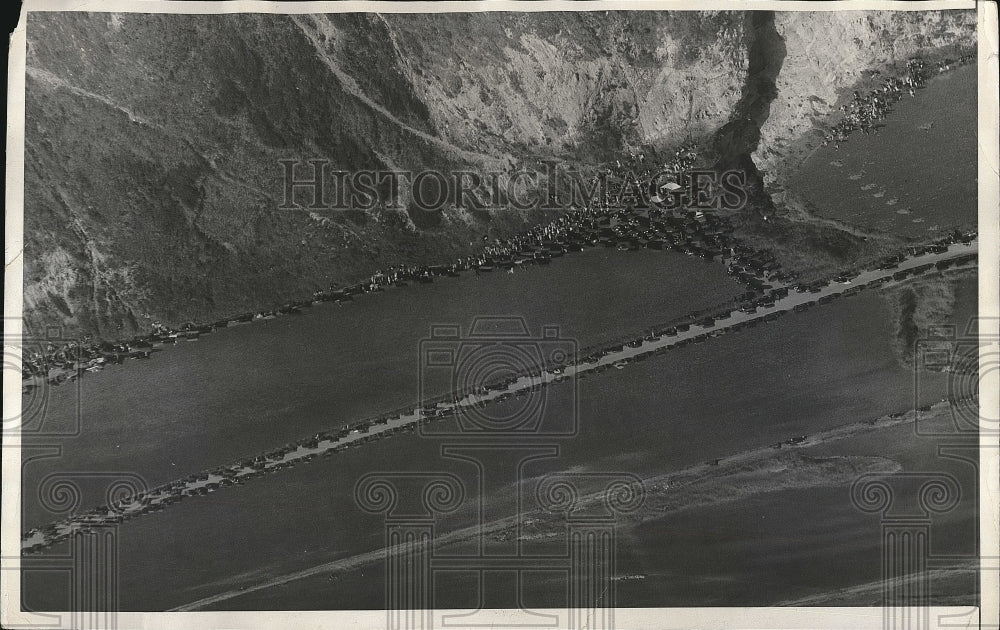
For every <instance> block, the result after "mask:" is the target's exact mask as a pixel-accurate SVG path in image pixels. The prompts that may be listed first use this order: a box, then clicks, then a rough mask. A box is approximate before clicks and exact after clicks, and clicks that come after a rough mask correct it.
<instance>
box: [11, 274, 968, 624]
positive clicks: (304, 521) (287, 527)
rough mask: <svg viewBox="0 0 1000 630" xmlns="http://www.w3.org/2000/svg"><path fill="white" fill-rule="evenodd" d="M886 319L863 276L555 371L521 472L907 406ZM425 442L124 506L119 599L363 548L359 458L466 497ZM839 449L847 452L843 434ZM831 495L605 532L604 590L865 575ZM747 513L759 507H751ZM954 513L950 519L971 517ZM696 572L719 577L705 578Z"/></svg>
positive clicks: (353, 570) (377, 585) (457, 518)
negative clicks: (555, 416)
mask: <svg viewBox="0 0 1000 630" xmlns="http://www.w3.org/2000/svg"><path fill="white" fill-rule="evenodd" d="M622 260H628V261H635V264H636V265H637V266H636V267H635V268H634V269H635V270H637V271H638V270H642V269H643V267H642V265H643V264H645V263H644V262H643V261H642V260H641V259H640V258H630V257H629V258H623V259H622ZM622 271H625V269H622ZM964 286H965V288H964V289H963V291H962V292H961V293H960V300H961V303H962V305H963V309H964V312H965V313H968V311H969V309H970V308H974V304H975V289H974V287H975V285H974V284H973V283H971V282H967V283H966V284H965V285H964ZM526 298H527V296H525V299H526ZM536 299H537V298H536ZM359 304H360V303H359ZM970 305H971V306H970ZM958 317H959V318H961V317H962V315H959V316H958ZM276 321H280V320H276ZM289 321H291V320H289ZM890 321H891V317H890V313H889V311H888V308H887V305H886V303H885V302H884V300H883V299H882V298H881V297H880V296H879V295H878V294H877V293H875V292H865V293H862V294H861V295H860V296H858V297H855V298H851V299H844V300H839V301H835V302H833V303H831V304H829V305H827V306H824V307H822V308H818V309H813V310H811V311H808V312H806V313H801V314H794V315H789V316H786V317H784V318H782V319H779V320H778V321H777V322H774V323H772V324H768V325H764V326H758V327H757V328H754V329H749V330H743V331H740V332H737V333H734V334H730V335H726V336H724V337H721V338H718V339H714V340H710V341H709V342H706V343H704V344H699V345H689V346H686V347H683V348H679V349H676V350H672V351H670V352H668V353H666V354H664V355H662V356H659V357H656V358H654V359H650V360H647V361H645V362H642V363H638V364H634V365H631V366H629V367H627V368H626V369H624V370H621V371H618V370H610V371H608V372H604V373H602V374H600V375H597V376H594V377H591V378H588V379H584V380H582V381H580V382H579V383H577V386H578V396H576V397H575V398H576V402H575V403H574V402H573V400H574V396H573V395H572V391H573V389H572V387H570V386H569V385H568V384H564V385H562V386H557V387H553V388H550V389H549V390H548V391H546V392H545V396H546V403H547V406H546V410H547V412H550V413H563V414H568V413H576V414H577V417H578V418H579V434H578V435H576V436H575V437H572V438H565V439H554V440H548V439H540V440H539V441H538V442H536V443H535V445H536V446H538V445H543V444H553V445H557V446H558V447H559V449H560V451H559V456H558V457H555V458H551V459H546V460H539V461H536V462H533V463H530V464H528V465H526V468H525V475H526V476H527V477H531V478H534V477H537V476H540V475H543V474H546V473H548V472H552V471H567V470H569V471H577V472H583V471H589V472H597V471H601V472H628V473H634V474H639V475H643V474H652V473H657V472H663V471H668V470H676V469H679V468H683V467H686V466H690V465H694V464H698V463H700V462H703V461H705V460H706V459H709V458H713V457H719V456H725V455H728V454H732V453H738V452H741V451H744V450H747V449H750V448H755V447H759V446H762V445H767V444H770V443H773V442H775V441H778V440H782V439H786V438H788V437H791V436H794V435H799V434H810V433H814V432H816V431H819V430H822V429H826V428H830V427H834V426H839V425H843V424H847V423H850V422H855V421H858V420H864V419H870V418H874V417H877V416H879V415H882V414H885V413H889V412H893V411H898V410H901V409H907V408H910V407H912V405H913V399H914V391H913V383H914V379H913V374H912V372H911V371H910V370H908V369H904V368H901V367H900V366H899V365H898V364H897V363H896V361H895V359H894V354H893V352H892V350H891V348H890V347H889V345H888V343H889V342H888V340H889V337H890V333H891V329H890V324H889V322H890ZM248 330H249V329H248ZM234 332H236V331H234ZM215 338H216V339H223V338H224V337H223V335H218V336H216V337H215ZM199 343H201V342H199ZM192 345H195V344H192ZM207 345H208V344H206V346H207ZM163 358H166V355H165V354H164V355H163V357H158V358H157V360H160V359H163ZM148 365H150V366H151V367H152V366H154V365H155V362H150V363H149V364H148ZM286 369H290V368H286ZM231 371H235V372H242V368H241V369H240V370H235V369H231ZM105 376H106V375H105ZM93 382H94V383H97V382H98V380H97V379H94V381H93ZM922 385H923V387H922V389H921V398H922V399H923V400H926V401H934V400H938V399H940V398H941V397H942V396H943V393H944V383H943V379H941V378H937V379H931V380H929V381H928V380H926V379H925V380H924V381H923V382H922ZM574 409H575V410H576V411H575V412H574V411H573V410H574ZM441 444H442V440H441V439H431V438H421V437H418V436H410V435H408V436H405V437H396V438H392V439H389V440H384V441H381V442H377V443H374V444H370V445H367V446H365V447H363V448H361V449H358V450H355V451H348V452H345V453H342V454H338V455H336V456H334V457H332V458H330V459H327V460H318V461H316V462H314V463H311V464H308V465H304V466H301V467H297V468H293V469H290V470H287V471H284V472H282V473H279V474H276V475H272V476H269V477H267V478H263V479H258V480H254V481H252V482H250V483H248V484H247V485H246V486H243V487H237V488H230V489H224V490H222V491H219V492H217V493H215V494H213V495H211V496H210V497H208V498H195V499H190V500H188V501H185V502H182V503H180V504H178V505H175V506H173V507H171V508H169V509H168V510H166V511H164V512H163V513H160V514H154V515H150V516H146V517H142V518H139V519H137V520H135V521H132V522H130V523H127V524H126V525H124V526H123V527H121V528H120V529H119V541H120V542H119V544H120V548H121V564H120V571H121V579H120V583H121V587H122V593H121V602H122V607H123V609H133V610H159V609H164V608H169V607H173V606H178V605H182V604H185V603H188V602H192V601H195V600H198V599H200V598H203V597H208V596H212V595H215V594H218V593H222V592H227V591H230V590H238V589H240V588H241V587H247V586H251V587H252V586H254V585H256V584H259V583H262V582H265V581H267V580H268V579H271V578H274V577H277V576H282V575H285V574H288V573H290V572H295V571H301V570H304V569H307V568H310V567H313V566H317V565H320V564H322V563H326V562H331V561H334V560H340V559H345V558H351V557H353V556H356V555H357V554H359V553H363V552H366V551H372V550H377V549H379V548H380V547H381V546H382V544H383V541H384V533H383V532H384V529H383V525H384V521H383V519H382V517H381V516H378V515H371V514H366V513H364V512H362V511H360V510H359V509H358V508H357V505H356V504H355V502H354V498H353V488H354V484H355V483H356V482H357V480H358V479H359V478H360V477H361V476H362V475H363V474H365V473H367V472H371V471H432V472H452V473H454V474H455V475H457V476H458V477H459V478H460V479H462V480H463V481H464V482H465V483H466V485H467V487H468V488H469V498H470V499H475V498H477V497H479V491H478V490H477V489H476V488H477V487H478V486H477V477H476V474H475V469H474V467H472V466H470V465H469V464H467V463H462V462H458V461H454V460H444V459H442V458H441V456H440V447H441ZM845 448H847V447H845ZM856 448H857V449H859V450H863V448H865V446H864V445H863V444H859V445H857V446H856ZM911 450H912V451H914V452H917V453H918V455H914V456H911V460H914V461H919V460H920V456H919V453H922V452H930V453H933V445H932V444H929V443H927V442H918V443H915V445H914V446H913V448H912V449H911ZM846 452H847V454H853V453H852V451H851V448H847V451H846ZM517 458H518V456H517V454H516V453H512V452H510V451H505V452H498V453H493V454H489V453H484V454H481V456H480V459H481V461H482V462H483V463H484V465H485V466H486V467H487V469H489V470H493V471H498V472H497V475H496V476H494V477H491V479H490V480H489V481H488V482H487V483H485V485H484V486H483V488H484V493H485V494H484V496H483V499H484V505H485V510H486V515H487V519H493V518H503V517H507V516H511V515H512V514H513V513H514V508H513V503H512V499H513V497H514V496H515V493H516V489H517V488H518V486H517V485H515V484H513V483H511V482H512V480H513V479H514V477H513V476H512V475H513V471H514V466H513V464H514V463H515V462H516V461H517ZM914 465H916V464H914ZM500 473H505V474H506V476H504V474H500ZM847 496H848V495H847V494H846V490H845V489H844V488H833V489H823V490H821V491H816V492H810V493H801V492H800V493H799V494H796V493H795V492H790V493H783V494H779V495H774V494H770V495H765V496H764V497H763V498H761V497H755V498H752V499H750V500H748V501H745V502H741V503H737V504H729V505H721V506H713V507H708V508H704V509H702V510H700V511H696V512H693V513H683V514H681V515H679V516H672V517H668V518H666V519H664V520H661V521H653V522H647V523H645V524H643V525H641V526H639V527H637V528H633V529H631V530H629V532H627V533H626V535H623V537H621V539H620V545H621V546H620V553H619V570H618V573H619V574H621V575H628V574H632V573H643V574H647V575H648V577H647V579H646V580H644V581H637V582H634V583H633V582H622V583H621V588H620V589H619V597H618V605H622V606H653V605H696V604H699V603H700V604H705V605H711V604H712V603H720V602H721V601H724V600H725V599H726V598H729V601H730V602H733V601H740V602H743V603H747V604H758V605H759V604H765V603H770V602H773V601H777V600H780V599H785V598H792V597H796V596H804V595H807V594H811V593H812V592H814V589H817V588H820V587H823V588H826V587H838V586H847V585H851V584H856V583H859V582H864V581H868V580H870V579H873V578H872V576H871V571H872V566H871V563H870V562H868V561H862V559H863V558H866V557H868V555H870V553H871V551H872V545H873V544H875V542H873V541H872V539H871V532H872V531H877V523H874V522H872V521H871V519H870V518H868V517H866V516H863V515H860V514H859V513H857V512H856V511H854V510H852V509H851V508H850V505H849V501H848V498H847ZM806 506H808V508H806ZM755 514H760V515H761V518H762V519H763V518H766V519H768V520H767V524H766V525H765V524H762V523H757V522H756V521H755V520H754V518H755V517H754V515H755ZM965 514H966V517H965V519H966V521H968V520H969V519H970V518H972V516H969V514H971V513H970V512H968V511H966V513H965ZM793 515H794V516H796V518H793ZM814 515H815V517H814ZM705 519H708V520H705ZM474 522H475V513H474V501H469V502H468V503H467V505H466V507H464V508H463V509H460V510H459V511H458V512H456V513H455V514H453V515H452V516H450V517H448V518H447V519H444V520H443V521H442V522H441V524H440V528H441V529H440V531H442V532H445V531H450V530H454V529H457V528H461V527H465V526H468V525H470V524H472V523H474ZM751 522H752V524H753V527H751V526H750V524H751ZM845 532H854V533H855V534H857V536H859V537H861V538H859V540H860V539H863V540H862V542H859V543H858V544H857V545H855V546H854V547H851V548H849V550H848V551H845V552H844V554H842V555H838V556H837V560H838V565H837V566H838V570H837V571H836V572H832V571H827V572H817V570H816V569H808V570H807V569H806V568H804V567H807V566H814V565H810V563H812V562H814V561H816V562H818V561H822V560H823V558H828V557H830V556H831V554H830V553H828V552H827V551H825V549H828V548H832V547H833V546H832V544H831V543H830V541H834V542H836V541H837V540H839V539H841V538H843V537H844V536H846V535H847V534H846V533H845ZM797 541H798V542H797ZM801 541H806V542H801ZM876 542H877V541H876ZM844 549H848V548H844ZM852 550H853V551H856V552H857V556H856V557H854V556H853V554H852V553H851V551H852ZM866 554H868V555H866ZM852 557H853V561H852V559H851V558H852ZM876 570H877V567H876ZM769 571H778V574H777V576H776V577H771V578H769V579H768V580H767V581H766V582H760V583H759V587H757V588H753V589H747V590H745V591H741V593H742V594H741V595H739V597H737V596H735V595H733V594H734V593H736V592H737V591H739V584H741V583H745V582H746V581H747V580H754V579H757V578H758V577H759V576H762V575H766V574H768V572H769ZM685 576H687V577H685ZM810 576H811V577H810ZM834 576H835V577H834ZM875 577H876V578H877V574H876V576H875ZM688 578H690V579H688ZM55 579H56V578H54V577H52V576H45V577H43V576H41V575H37V574H36V575H34V576H30V577H29V578H28V579H27V580H26V586H27V587H28V590H29V591H30V592H31V598H29V600H28V602H29V603H30V604H32V605H37V606H45V605H56V606H58V604H54V603H53V598H55V597H57V593H59V592H60V589H59V588H57V587H56V585H55V584H54V583H53V582H46V581H45V580H55ZM456 580H457V582H459V583H464V584H465V585H466V586H467V585H468V582H467V581H466V580H462V579H460V577H458V578H453V580H452V582H451V583H452V584H453V585H454V583H455V581H456ZM713 580H721V581H723V582H726V583H727V584H728V586H727V587H726V588H720V587H719V585H718V584H715V583H713ZM444 584H445V585H447V584H449V582H447V581H446V582H444ZM667 585H671V586H669V587H668V586H667ZM533 592H534V596H535V597H536V598H538V599H540V600H541V601H548V602H552V605H558V604H559V601H560V600H559V597H560V595H559V593H560V587H559V586H558V585H557V584H555V583H548V582H545V581H544V580H543V581H542V582H541V583H539V584H536V585H535V586H534V589H533ZM383 594H384V576H383V573H382V562H381V560H377V559H376V560H374V561H369V562H366V563H362V564H360V565H358V566H354V567H348V568H347V569H346V570H344V571H324V572H323V573H320V574H317V575H315V576H313V577H310V578H307V579H305V580H301V581H297V582H292V583H289V584H285V585H280V586H275V587H272V588H268V589H265V590H261V591H256V592H254V593H252V594H249V595H245V596H243V597H240V598H236V599H230V600H227V601H224V602H222V603H221V604H219V605H218V606H217V607H218V608H220V609H233V608H236V609H250V608H254V607H263V608H286V609H312V608H334V609H336V608H346V609H351V608H379V607H381V606H382V605H383V601H384V599H383V597H384V595H383ZM474 596H475V593H473V592H471V591H469V590H468V589H467V588H465V589H462V588H458V587H457V586H456V587H455V588H450V589H445V591H444V592H443V594H442V595H441V597H442V599H441V600H440V601H439V605H447V604H451V605H456V606H457V605H462V604H468V603H470V601H472V602H474V601H475V600H474V599H473V600H468V599H464V597H474ZM720 598H721V599H720ZM494 603H497V604H498V605H509V602H507V603H506V604H505V603H504V602H502V601H501V602H494Z"/></svg>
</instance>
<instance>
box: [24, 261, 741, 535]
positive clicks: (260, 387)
mask: <svg viewBox="0 0 1000 630" xmlns="http://www.w3.org/2000/svg"><path fill="white" fill-rule="evenodd" d="M744 290H745V288H744V287H742V286H741V285H739V284H738V283H736V282H735V281H733V280H732V279H731V278H730V277H729V276H728V275H726V273H725V268H724V267H723V266H722V265H721V264H717V263H714V264H713V263H707V262H705V261H703V260H702V259H699V258H695V257H690V256H684V255H682V254H677V253H674V252H662V251H653V250H643V251H638V252H628V253H624V252H617V251H614V250H607V249H592V250H587V251H584V252H580V253H577V254H573V255H569V256H566V257H563V258H561V259H557V260H555V261H553V263H552V264H551V265H549V266H547V267H536V268H529V269H527V270H524V271H519V272H517V273H514V274H508V273H497V272H494V273H492V274H482V275H481V276H479V277H476V276H474V275H472V274H468V275H464V276H462V277H459V278H441V279H439V280H437V281H436V282H434V283H433V284H420V285H411V286H408V287H402V288H398V289H394V290H390V291H386V292H384V293H377V294H371V295H366V296H361V297H359V298H357V299H356V300H355V301H354V302H353V303H348V304H347V305H344V306H337V305H335V304H323V305H319V306H316V307H313V308H310V309H304V313H303V314H302V315H300V316H286V317H282V318H278V319H274V320H268V321H263V322H256V323H253V324H250V325H245V326H237V327H233V328H228V329H223V330H221V331H218V332H216V333H213V334H211V335H207V336H205V337H203V338H202V339H201V340H199V341H197V342H181V343H178V344H177V347H174V348H169V349H167V350H165V351H164V352H161V353H158V354H157V355H156V356H154V357H153V358H152V359H151V360H149V361H131V362H129V363H127V364H126V365H123V366H112V367H110V368H108V369H106V370H104V371H103V372H101V373H100V374H97V375H93V376H91V375H88V376H86V377H85V378H84V379H82V381H81V382H80V384H79V387H77V386H76V385H74V384H69V385H63V386H61V387H57V388H51V397H50V398H49V400H48V401H47V402H48V404H47V407H46V409H45V414H46V415H45V422H44V426H45V427H46V428H47V430H50V431H51V430H53V429H54V428H55V429H59V430H65V429H72V428H73V427H74V426H79V427H82V431H81V434H80V435H79V436H78V437H75V438H72V439H63V440H56V441H55V442H54V443H55V444H57V445H59V446H60V447H61V448H62V452H61V454H60V455H59V456H58V457H48V458H39V459H37V460H35V461H33V462H31V463H29V464H28V465H26V466H25V468H24V487H25V488H26V489H27V491H26V492H25V504H24V516H25V523H26V527H31V526H35V525H41V524H45V523H48V522H51V521H53V520H56V519H54V518H53V517H52V514H51V513H50V512H48V511H46V510H44V509H43V508H41V507H40V506H39V505H38V501H37V496H36V495H37V493H36V491H35V489H37V488H38V487H39V483H40V480H41V479H43V478H44V477H45V476H46V475H48V474H50V473H52V472H55V471H73V472H84V473H93V472H99V471H120V472H130V473H136V474H139V475H141V476H142V477H143V478H145V479H146V480H147V481H148V483H149V485H150V486H153V485H157V484H161V483H165V482H168V481H172V480H174V479H179V478H181V477H183V476H185V475H188V474H190V473H194V472H198V471H200V470H204V469H208V468H212V467H215V466H219V465H223V464H227V463H230V462H232V461H234V460H237V459H239V458H241V457H246V456H250V455H255V454H257V453H260V452H264V451H266V450H270V449H273V448H276V447H278V446H281V445H282V444H285V443H287V442H290V441H293V440H297V439H301V438H305V437H308V436H309V435H311V434H313V433H316V432H318V431H321V430H326V429H331V428H339V427H340V426H342V425H343V424H346V423H348V422H351V421H353V420H358V419H362V418H366V417H370V416H373V415H376V414H378V413H382V412H386V411H391V410H393V409H397V408H400V407H402V406H405V405H412V404H414V403H416V402H417V401H418V400H419V398H420V396H419V390H418V380H419V379H418V377H419V372H418V367H419V365H420V353H419V348H420V341H421V339H423V338H425V337H427V336H428V335H429V333H430V330H431V326H432V325H436V324H451V325H460V326H462V328H463V334H468V328H469V326H470V325H471V323H472V321H473V320H474V319H475V318H476V317H480V316H490V317H499V316H516V317H522V318H524V320H525V322H526V324H527V326H528V328H529V332H530V335H531V336H532V337H535V338H537V337H538V336H539V335H540V334H541V329H542V327H543V326H547V325H555V326H558V327H559V336H560V338H562V339H566V340H572V342H573V343H575V344H576V345H578V346H579V347H581V348H582V347H585V346H589V345H593V344H597V343H600V342H603V341H606V340H608V339H613V338H618V337H621V336H623V335H627V334H634V333H635V332H636V331H642V330H643V329H644V328H646V327H648V326H651V325H654V324H657V323H659V322H661V321H665V320H670V319H672V318H676V317H680V316H682V315H684V314H686V313H688V312H690V311H691V310H694V309H703V308H708V307H712V306H715V305H717V304H720V303H723V302H726V301H727V300H729V299H730V298H732V297H734V296H736V295H739V294H740V293H742V292H743V291H744ZM439 393H443V392H439ZM77 419H79V420H78V421H77ZM52 443H53V440H50V439H38V440H35V441H31V442H29V444H30V445H35V444H37V445H38V450H36V451H34V452H33V454H37V455H42V454H44V453H49V452H50V451H49V450H42V447H43V446H44V445H48V444H52ZM27 452H28V451H26V454H27ZM86 477H87V475H86V474H81V475H76V476H75V478H80V479H82V482H81V487H82V490H83V492H84V498H83V501H82V505H83V507H85V508H89V507H91V506H94V505H99V504H103V503H104V501H103V492H104V490H103V485H102V484H103V480H98V482H95V483H90V482H88V481H87V479H86Z"/></svg>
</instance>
